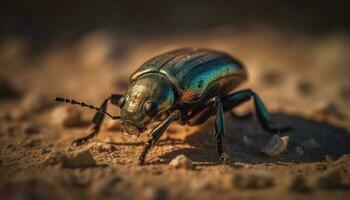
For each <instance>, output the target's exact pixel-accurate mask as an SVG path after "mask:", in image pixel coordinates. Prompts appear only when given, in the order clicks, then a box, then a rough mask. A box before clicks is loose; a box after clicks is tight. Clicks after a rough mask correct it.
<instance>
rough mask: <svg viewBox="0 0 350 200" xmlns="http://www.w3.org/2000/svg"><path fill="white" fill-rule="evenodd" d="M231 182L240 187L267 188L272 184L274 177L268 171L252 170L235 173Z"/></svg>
mask: <svg viewBox="0 0 350 200" xmlns="http://www.w3.org/2000/svg"><path fill="white" fill-rule="evenodd" d="M233 184H234V186H236V187H237V188H241V189H259V188H268V187H272V186H273V185H274V177H273V175H272V174H271V173H270V172H268V171H262V170H259V171H258V170H252V171H248V172H242V173H239V174H236V176H235V177H234V179H233Z"/></svg>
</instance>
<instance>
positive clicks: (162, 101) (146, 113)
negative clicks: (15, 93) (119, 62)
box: [55, 48, 289, 165]
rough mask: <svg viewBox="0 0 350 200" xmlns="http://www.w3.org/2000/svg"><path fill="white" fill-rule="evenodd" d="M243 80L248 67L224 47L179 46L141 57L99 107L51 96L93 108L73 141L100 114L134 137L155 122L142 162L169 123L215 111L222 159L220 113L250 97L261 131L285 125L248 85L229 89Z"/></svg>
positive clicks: (97, 123)
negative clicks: (116, 111) (113, 109)
mask: <svg viewBox="0 0 350 200" xmlns="http://www.w3.org/2000/svg"><path fill="white" fill-rule="evenodd" d="M246 79H247V71H246V70H245V68H244V66H243V64H242V63H241V62H240V61H238V60H237V59H235V58H233V57H232V56H230V55H228V54H226V53H224V52H220V51H216V50H211V49H201V48H182V49H176V50H173V51H169V52H166V53H164V54H161V55H159V56H156V57H154V58H151V59H150V60H148V61H146V62H145V63H144V64H143V65H141V67H139V68H138V69H137V70H136V71H135V72H134V73H133V74H132V75H131V76H130V80H129V86H128V89H127V91H126V93H125V95H123V94H111V95H110V96H108V97H107V98H106V99H105V100H104V101H103V102H102V104H101V106H100V107H95V106H93V105H89V104H86V103H84V102H78V101H76V100H71V99H67V98H63V97H56V98H55V100H56V101H57V102H64V103H70V104H76V105H80V106H82V107H87V108H90V109H94V110H96V114H95V116H94V118H93V120H92V123H93V125H92V127H91V130H90V133H89V134H88V135H86V136H85V137H82V138H79V139H77V140H75V141H73V143H72V144H73V145H74V146H79V145H82V144H84V143H86V142H87V141H88V140H90V139H91V138H93V137H95V136H96V135H97V133H98V132H99V130H100V127H101V123H102V121H103V119H104V117H105V115H107V116H109V117H111V118H112V119H113V120H121V132H122V133H123V134H125V135H129V136H132V137H135V138H136V137H138V136H139V135H140V134H141V133H143V132H145V131H146V130H147V127H148V126H149V125H151V124H154V123H157V122H158V124H157V125H156V126H155V128H154V129H153V130H152V131H150V133H149V139H148V140H147V142H146V143H145V144H144V147H143V151H142V153H141V155H140V157H139V160H138V162H139V164H141V165H142V164H144V162H145V158H146V155H147V153H148V152H149V150H150V149H151V148H152V147H154V146H155V144H156V142H157V141H158V140H159V138H160V137H161V136H162V134H163V133H164V132H165V130H166V129H167V128H168V127H169V125H170V124H171V123H173V122H174V121H177V122H179V123H180V124H182V125H189V126H196V125H200V124H203V123H204V122H206V121H207V120H208V119H209V118H210V117H211V116H213V115H215V116H216V118H215V129H214V130H215V131H214V132H215V134H214V136H215V141H216V151H217V153H218V156H219V158H220V160H221V161H222V162H226V161H227V159H228V156H227V154H226V153H225V152H224V150H223V136H224V132H225V125H224V112H226V111H232V109H233V108H234V107H236V106H238V105H240V104H242V103H244V102H246V101H248V100H250V99H253V100H254V106H255V111H256V112H255V113H256V116H257V119H258V121H259V123H260V125H261V126H262V128H263V129H264V130H266V131H269V132H271V133H272V134H279V133H280V132H282V131H286V130H288V129H289V127H285V128H278V127H277V126H276V124H275V123H274V122H273V120H272V119H271V117H270V115H269V113H268V111H267V109H266V107H265V106H264V104H263V102H262V100H261V99H260V97H259V96H258V95H257V94H256V93H255V92H254V91H253V90H251V89H243V90H240V91H236V92H233V90H234V89H235V88H236V87H237V86H238V85H239V84H241V83H242V82H243V81H245V80H246ZM109 101H110V102H111V103H112V104H114V105H118V106H119V108H120V116H113V115H111V114H109V113H107V112H106V108H107V103H108V102H109Z"/></svg>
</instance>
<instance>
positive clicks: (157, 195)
mask: <svg viewBox="0 0 350 200" xmlns="http://www.w3.org/2000/svg"><path fill="white" fill-rule="evenodd" d="M143 197H144V198H145V199H147V200H165V199H168V191H167V190H166V188H164V187H154V186H149V187H147V188H146V189H145V190H144V194H143Z"/></svg>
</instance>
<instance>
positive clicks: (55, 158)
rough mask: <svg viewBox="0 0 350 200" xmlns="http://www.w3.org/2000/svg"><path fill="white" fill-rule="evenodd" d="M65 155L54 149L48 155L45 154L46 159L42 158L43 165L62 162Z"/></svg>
mask: <svg viewBox="0 0 350 200" xmlns="http://www.w3.org/2000/svg"><path fill="white" fill-rule="evenodd" d="M66 158H67V156H66V155H65V153H64V152H62V151H58V150H55V151H53V152H51V153H50V154H49V155H47V157H46V159H45V160H44V162H43V164H44V165H57V164H62V163H63V162H64V161H65V160H66Z"/></svg>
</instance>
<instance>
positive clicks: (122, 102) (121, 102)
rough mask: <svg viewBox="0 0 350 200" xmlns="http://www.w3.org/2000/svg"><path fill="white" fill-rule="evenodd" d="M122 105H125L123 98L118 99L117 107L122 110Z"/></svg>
mask: <svg viewBox="0 0 350 200" xmlns="http://www.w3.org/2000/svg"><path fill="white" fill-rule="evenodd" d="M124 104H125V97H124V96H123V97H121V98H120V99H119V101H118V106H119V107H120V108H122V107H123V106H124Z"/></svg>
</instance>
